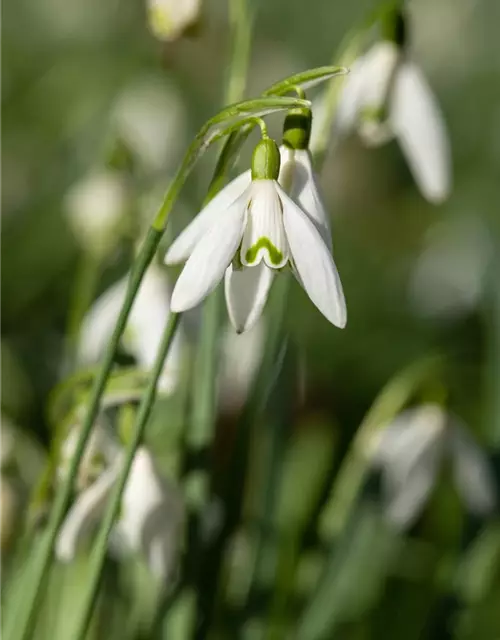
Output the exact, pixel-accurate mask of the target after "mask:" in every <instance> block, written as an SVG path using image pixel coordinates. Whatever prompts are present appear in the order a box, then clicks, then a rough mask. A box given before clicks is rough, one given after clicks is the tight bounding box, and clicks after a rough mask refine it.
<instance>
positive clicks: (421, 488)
mask: <svg viewBox="0 0 500 640" xmlns="http://www.w3.org/2000/svg"><path fill="white" fill-rule="evenodd" d="M446 421H447V417H446V414H445V413H444V412H443V410H442V409H441V407H439V406H438V405H431V404H428V405H422V406H420V407H417V408H415V409H409V410H408V411H404V412H403V413H402V414H401V415H399V416H398V417H397V418H395V420H393V422H391V424H389V425H388V426H387V427H386V428H384V429H383V431H382V432H381V433H380V435H379V440H378V443H377V447H376V450H375V451H374V455H373V458H372V460H373V463H374V464H375V465H376V466H379V467H380V468H381V469H382V477H383V485H384V502H385V504H386V510H387V515H388V517H389V519H390V520H392V521H393V522H394V523H395V524H396V525H398V526H408V525H410V524H411V523H412V521H413V520H414V519H415V517H416V516H417V515H418V514H419V513H420V511H421V509H422V507H423V505H424V503H425V501H426V500H427V499H428V497H429V496H430V493H431V491H432V488H433V487H434V484H435V481H436V478H437V474H438V471H439V466H440V462H441V461H442V459H443V454H444V446H445V434H446V430H445V427H446Z"/></svg>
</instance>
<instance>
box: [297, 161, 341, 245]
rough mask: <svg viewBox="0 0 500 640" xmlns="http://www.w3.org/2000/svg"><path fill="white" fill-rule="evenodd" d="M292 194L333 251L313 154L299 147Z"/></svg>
mask: <svg viewBox="0 0 500 640" xmlns="http://www.w3.org/2000/svg"><path fill="white" fill-rule="evenodd" d="M290 196H291V197H292V199H293V200H295V202H297V204H298V205H300V207H301V209H302V211H304V213H306V214H307V215H308V216H309V219H310V220H311V222H313V223H314V226H315V227H316V229H317V230H318V231H319V232H320V234H321V237H322V238H323V240H324V241H325V243H326V245H327V246H328V248H329V249H330V251H331V250H332V235H331V231H330V223H329V220H328V213H327V212H326V208H325V206H324V204H323V196H322V195H321V192H320V189H319V185H318V182H317V179H316V176H315V174H314V171H313V167H312V161H311V154H310V152H309V151H308V150H301V149H298V150H297V151H295V171H294V175H293V183H292V191H291V192H290Z"/></svg>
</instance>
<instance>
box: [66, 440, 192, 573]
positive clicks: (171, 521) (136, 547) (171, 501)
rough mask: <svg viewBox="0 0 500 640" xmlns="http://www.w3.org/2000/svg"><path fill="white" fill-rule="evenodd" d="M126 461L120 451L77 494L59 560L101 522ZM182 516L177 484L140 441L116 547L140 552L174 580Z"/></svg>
mask: <svg viewBox="0 0 500 640" xmlns="http://www.w3.org/2000/svg"><path fill="white" fill-rule="evenodd" d="M122 462H123V457H122V455H121V454H119V455H117V456H116V457H115V460H114V461H113V463H112V464H111V465H110V466H109V467H108V468H106V469H105V470H104V471H103V472H102V474H101V475H100V476H99V477H98V478H97V480H95V482H94V483H93V484H92V485H90V486H89V487H88V488H87V489H85V490H84V491H83V492H81V493H80V494H79V495H78V496H77V498H76V500H75V502H74V504H73V505H72V507H71V508H70V510H69V512H68V514H67V516H66V519H65V521H64V523H63V525H62V527H61V530H60V532H59V536H58V539H57V543H56V554H57V557H58V558H59V559H60V560H63V561H71V560H73V559H74V557H75V555H76V553H77V550H78V547H79V546H80V545H81V544H82V543H83V542H84V540H85V539H87V538H88V536H89V534H91V533H92V532H93V531H94V529H95V528H96V526H97V525H98V523H99V521H100V519H101V518H102V516H103V514H104V512H105V509H106V506H107V501H108V498H109V496H110V494H111V492H112V489H113V486H114V484H115V482H116V480H117V478H118V475H119V472H120V468H121V464H122ZM184 517H185V513H184V501H183V499H182V495H181V493H180V491H179V489H178V488H177V486H176V485H174V484H173V483H172V482H170V481H167V479H166V478H163V477H162V476H161V475H160V473H159V472H158V470H157V469H156V466H155V463H154V461H153V458H152V456H151V454H150V453H149V451H148V450H147V449H146V448H145V447H140V448H139V449H138V450H137V452H136V454H135V457H134V460H133V462H132V468H131V470H130V475H129V477H128V480H127V484H126V486H125V491H124V493H123V497H122V503H121V509H120V515H119V518H118V520H117V522H116V524H115V526H114V530H113V541H112V547H113V550H115V551H117V552H118V553H120V554H127V553H138V554H141V555H142V556H143V557H144V559H145V560H146V562H147V564H148V566H149V568H150V570H151V572H152V573H153V574H154V575H155V576H157V577H158V579H160V580H162V581H163V582H165V583H168V582H171V581H172V580H173V579H175V568H176V565H177V559H178V556H179V551H180V544H181V537H182V531H183V525H184Z"/></svg>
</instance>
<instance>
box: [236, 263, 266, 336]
mask: <svg viewBox="0 0 500 640" xmlns="http://www.w3.org/2000/svg"><path fill="white" fill-rule="evenodd" d="M273 278H274V273H273V271H272V269H269V267H267V266H266V265H265V264H264V263H262V262H261V263H260V264H259V265H257V266H256V267H247V268H243V269H240V270H234V269H233V266H232V265H229V267H228V268H227V270H226V276H225V282H224V285H225V286H224V289H225V293H226V304H227V310H228V313H229V318H230V320H231V322H232V324H233V326H234V328H235V329H236V331H237V333H243V331H247V330H248V329H250V328H251V327H252V326H253V325H254V324H255V322H256V321H257V320H258V319H259V318H260V316H261V314H262V310H263V309H264V305H265V304H266V302H267V297H268V295H269V290H270V288H271V284H272V283H273Z"/></svg>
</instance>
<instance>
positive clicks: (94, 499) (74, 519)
mask: <svg viewBox="0 0 500 640" xmlns="http://www.w3.org/2000/svg"><path fill="white" fill-rule="evenodd" d="M120 464H121V458H120V459H119V460H117V462H116V463H115V464H114V465H113V466H112V467H110V468H108V469H106V471H104V472H103V473H102V474H101V476H100V477H99V478H98V479H97V480H96V481H95V482H94V483H93V484H92V485H91V486H90V487H89V488H88V489H86V490H85V491H84V492H83V493H82V494H81V495H80V496H79V497H78V498H77V499H76V502H75V503H74V504H73V506H72V507H71V509H70V510H69V513H68V515H67V516H66V519H65V520H64V523H63V525H62V528H61V530H60V532H59V535H58V537H57V542H56V555H57V557H58V558H59V559H60V560H63V561H68V560H72V559H73V558H74V556H75V554H76V551H77V548H78V545H79V544H80V543H81V541H82V540H83V539H84V538H86V537H87V536H88V535H89V534H90V533H91V531H92V529H93V528H94V526H95V525H96V523H97V521H98V520H99V519H100V518H101V516H102V514H103V513H104V509H105V507H106V501H107V498H108V496H109V494H110V492H111V489H112V487H113V484H114V483H115V481H116V478H117V476H118V472H119V469H120Z"/></svg>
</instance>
